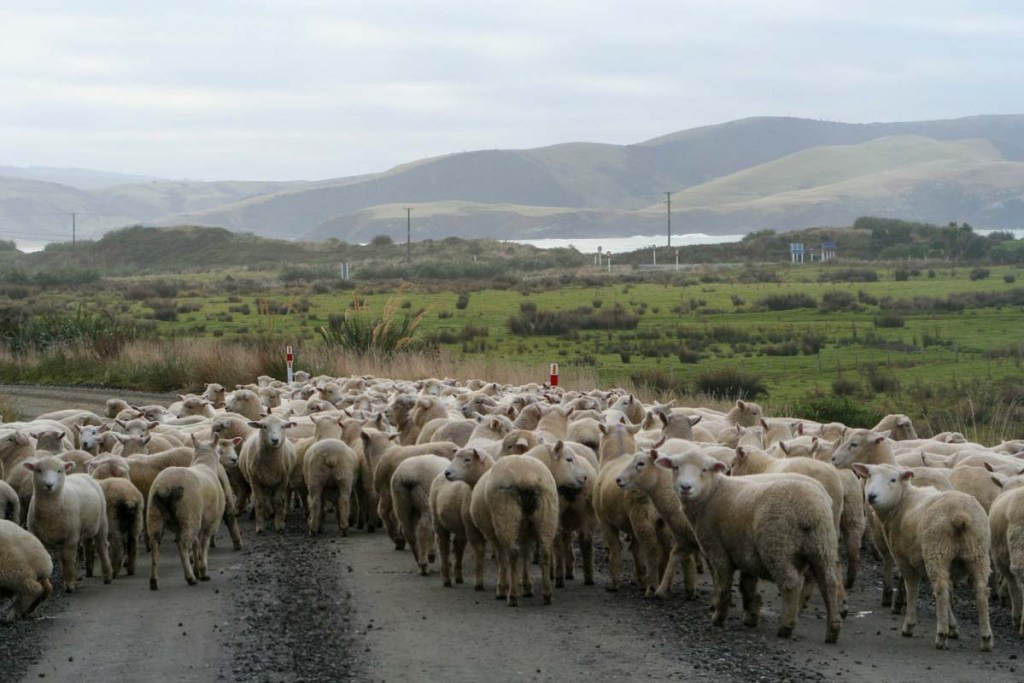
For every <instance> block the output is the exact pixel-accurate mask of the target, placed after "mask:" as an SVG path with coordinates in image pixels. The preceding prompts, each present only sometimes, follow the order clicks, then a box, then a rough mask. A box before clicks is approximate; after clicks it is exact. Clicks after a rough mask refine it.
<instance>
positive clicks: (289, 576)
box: [0, 388, 1024, 683]
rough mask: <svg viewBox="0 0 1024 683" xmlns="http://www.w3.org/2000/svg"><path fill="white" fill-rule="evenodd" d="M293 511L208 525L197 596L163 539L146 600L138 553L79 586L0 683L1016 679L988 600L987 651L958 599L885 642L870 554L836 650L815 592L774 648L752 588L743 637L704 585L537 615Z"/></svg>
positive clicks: (52, 605) (37, 626)
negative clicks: (208, 573) (275, 524)
mask: <svg viewBox="0 0 1024 683" xmlns="http://www.w3.org/2000/svg"><path fill="white" fill-rule="evenodd" d="M17 392H18V399H17V400H18V401H19V403H20V404H21V407H22V410H23V411H24V412H25V413H26V414H27V415H32V414H34V413H38V412H42V411H47V410H56V409H60V408H66V407H78V406H83V407H98V406H102V402H103V400H104V399H105V398H107V397H109V396H110V395H114V394H115V392H109V391H108V392H95V393H94V392H90V391H85V392H84V393H83V391H82V390H79V389H68V390H63V389H52V388H45V389H41V388H32V389H26V388H19V389H18V390H17ZM11 393H13V392H11V391H10V390H8V389H7V388H0V395H10V394H11ZM141 398H142V400H145V401H146V402H149V401H150V400H152V399H153V398H154V397H152V396H150V397H148V398H145V397H141ZM161 398H162V399H163V402H164V403H166V402H168V401H169V397H166V396H165V397H161ZM28 406H31V410H30V409H29V408H28ZM299 517H300V515H299V514H298V513H293V514H292V516H291V518H290V521H289V525H288V528H287V529H286V530H285V531H284V532H283V533H281V534H276V533H269V534H267V533H265V534H262V535H260V536H257V535H256V534H255V533H254V530H253V527H252V525H251V522H249V521H248V520H245V521H243V538H244V542H245V548H244V549H243V550H242V551H240V552H236V551H234V550H232V549H231V544H230V540H229V539H228V537H227V535H226V533H224V532H223V531H222V532H221V534H220V535H219V536H218V544H217V545H218V547H217V548H216V549H215V550H214V551H213V552H212V555H211V568H212V576H213V579H212V581H210V582H207V583H201V584H199V585H198V586H194V587H189V586H186V585H185V582H184V579H183V577H182V574H181V568H180V564H179V563H178V559H177V553H176V551H175V548H174V546H173V543H172V542H171V541H170V540H169V539H168V540H165V541H164V544H163V553H162V554H161V581H162V583H161V589H160V590H159V591H156V592H154V591H150V590H149V587H148V575H149V556H148V555H144V556H143V557H141V558H140V562H139V572H138V574H137V575H136V576H134V577H124V576H122V577H120V578H119V579H117V580H115V581H114V583H113V584H112V585H109V586H105V585H103V583H102V582H101V581H100V580H99V579H85V580H84V581H83V582H82V583H81V584H80V586H81V588H80V590H79V592H78V593H76V594H73V595H69V596H65V595H58V596H57V597H55V599H53V600H51V601H49V602H48V603H46V604H45V605H44V606H43V608H42V609H41V610H40V611H39V612H37V615H36V617H35V618H34V619H30V620H28V621H22V622H18V623H16V624H14V625H12V626H0V681H4V682H6V681H18V680H24V681H28V680H40V679H46V680H58V681H80V680H82V679H83V677H85V678H86V680H173V681H215V680H245V681H338V680H360V681H363V680H372V681H396V682H397V681H438V680H444V681H453V682H461V681H467V682H468V681H479V680H481V679H483V680H488V681H578V680H584V679H586V678H592V679H593V680H601V681H619V680H623V681H624V680H635V679H641V680H667V679H680V680H687V681H814V680H845V681H871V682H872V683H874V682H877V681H878V680H885V681H920V680H922V679H925V680H927V679H929V678H932V677H934V679H935V680H941V681H943V682H944V683H945V682H948V681H979V680H984V681H987V682H997V681H1021V680H1024V668H1022V667H1024V645H1022V641H1021V639H1020V638H1019V637H1018V636H1016V635H1015V634H1014V633H1013V629H1012V626H1011V623H1010V617H1009V614H1008V612H1007V610H1005V609H1004V608H1002V607H1000V606H999V605H997V604H995V603H993V628H994V631H995V636H996V647H995V652H993V653H987V654H986V653H981V652H979V651H978V630H977V622H976V618H975V615H974V608H973V605H972V604H971V602H970V601H969V600H968V599H967V595H966V593H965V592H964V593H958V596H957V601H956V605H955V610H956V612H957V615H958V617H959V619H960V628H961V638H960V640H957V641H951V643H950V649H949V651H946V652H939V651H936V650H935V649H934V647H933V645H932V639H933V636H934V627H935V620H934V604H933V601H932V599H931V596H930V594H929V593H928V589H927V588H926V589H925V590H924V591H922V597H921V603H920V610H919V619H920V621H919V624H918V627H917V634H916V636H915V637H914V638H902V637H900V635H899V626H900V624H901V621H902V617H899V616H896V615H892V614H890V613H889V611H888V609H883V608H881V607H880V605H879V595H880V575H879V571H878V566H877V565H876V564H875V563H874V562H873V561H872V560H870V559H867V560H866V561H865V562H864V565H863V567H864V571H863V572H862V574H861V576H860V577H859V579H858V585H857V586H856V587H855V588H854V590H853V591H851V593H850V608H851V613H850V616H849V617H848V618H847V619H846V621H845V622H844V624H843V632H842V634H841V636H840V640H839V644H838V645H832V646H826V645H825V644H824V642H823V640H824V621H823V620H822V616H823V615H822V614H821V610H820V601H819V600H818V599H817V598H815V599H814V600H812V603H811V605H810V606H809V608H808V609H806V610H805V611H804V612H803V613H802V615H801V618H800V622H799V624H798V626H797V631H796V635H795V637H794V638H792V639H789V640H780V639H778V638H776V637H775V633H774V632H775V625H776V619H777V613H776V611H775V595H776V592H775V589H774V588H773V587H771V586H770V585H763V587H762V590H763V592H764V595H765V598H766V599H765V608H764V610H763V616H762V620H761V624H760V625H759V626H758V627H757V628H745V627H743V626H742V625H741V624H740V622H739V613H738V609H737V608H734V610H733V613H732V615H731V618H730V619H729V622H728V623H727V625H726V626H725V628H722V629H719V628H715V627H713V626H712V625H711V624H710V622H709V619H708V616H707V605H708V604H709V602H710V581H709V579H708V577H707V576H702V577H701V588H700V591H699V594H698V599H697V600H695V601H689V602H688V601H684V600H683V599H682V598H681V597H679V596H675V597H672V598H670V599H668V600H666V601H649V600H645V599H644V598H643V597H642V595H641V593H640V592H639V591H638V590H637V589H636V588H635V587H634V586H633V585H632V584H629V585H627V586H625V587H624V588H623V590H621V591H619V592H618V593H609V592H607V591H605V590H604V585H605V583H606V582H607V576H606V574H604V573H603V571H600V572H599V574H598V577H597V584H598V585H596V586H584V585H582V581H581V580H579V579H577V581H574V582H570V584H569V586H568V587H567V588H566V589H565V590H556V591H555V596H554V603H553V604H552V605H551V606H547V607H545V606H542V605H541V604H540V598H539V597H534V598H527V599H524V600H523V601H522V605H521V606H520V607H519V608H517V609H511V608H508V607H506V606H505V605H504V602H503V601H498V600H495V598H494V593H493V586H494V576H493V574H490V573H489V574H488V578H487V586H488V590H487V591H485V592H477V591H474V590H473V589H472V586H471V585H466V584H462V585H456V586H455V587H454V588H444V587H442V585H441V579H440V577H439V576H438V575H437V572H436V570H435V571H434V572H433V573H432V574H431V575H430V576H429V577H420V576H419V575H418V574H417V572H416V568H415V566H414V562H413V560H412V557H411V555H410V553H409V552H408V551H395V550H394V549H393V546H392V544H391V543H390V542H388V541H387V540H386V539H385V537H384V536H383V535H382V534H381V533H380V532H377V533H375V534H366V533H363V532H353V533H352V534H351V535H350V536H349V537H347V538H341V537H340V536H338V535H337V534H336V533H335V530H334V528H333V526H332V525H330V524H328V525H326V529H325V534H324V535H323V536H320V537H317V538H309V537H308V536H307V535H306V534H305V531H304V526H303V524H302V522H301V520H300V519H299ZM467 555H471V553H467ZM627 555H628V553H627ZM605 564H606V560H605V557H604V553H603V552H599V556H598V565H599V567H600V568H602V569H603V567H604V566H605ZM467 569H468V566H467ZM534 571H535V572H536V567H534ZM628 575H629V573H628V572H627V576H628ZM737 604H738V598H737ZM0 610H2V606H0Z"/></svg>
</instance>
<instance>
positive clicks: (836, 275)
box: [818, 268, 878, 282]
mask: <svg viewBox="0 0 1024 683" xmlns="http://www.w3.org/2000/svg"><path fill="white" fill-rule="evenodd" d="M818 280H819V281H821V282H878V273H876V272H875V271H873V270H871V269H870V268H837V269H836V270H825V271H822V273H821V274H820V275H819V276H818Z"/></svg>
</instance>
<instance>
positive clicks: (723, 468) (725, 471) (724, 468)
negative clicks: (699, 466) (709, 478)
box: [711, 454, 738, 474]
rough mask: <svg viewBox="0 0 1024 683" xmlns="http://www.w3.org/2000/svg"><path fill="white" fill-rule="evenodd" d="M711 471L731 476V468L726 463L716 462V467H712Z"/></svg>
mask: <svg viewBox="0 0 1024 683" xmlns="http://www.w3.org/2000/svg"><path fill="white" fill-rule="evenodd" d="M737 455H738V454H737ZM711 471H712V472H721V473H723V474H729V466H728V465H726V464H725V463H724V462H716V463H715V464H714V465H712V466H711Z"/></svg>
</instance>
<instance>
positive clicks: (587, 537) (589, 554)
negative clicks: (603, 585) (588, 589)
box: [579, 527, 594, 586]
mask: <svg viewBox="0 0 1024 683" xmlns="http://www.w3.org/2000/svg"><path fill="white" fill-rule="evenodd" d="M579 539H580V555H582V556H583V585H584V586H593V585H594V532H593V530H592V529H591V528H590V527H585V528H583V529H581V530H580V534H579Z"/></svg>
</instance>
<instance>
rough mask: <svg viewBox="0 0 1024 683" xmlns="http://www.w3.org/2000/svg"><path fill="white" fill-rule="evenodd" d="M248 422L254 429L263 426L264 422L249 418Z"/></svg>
mask: <svg viewBox="0 0 1024 683" xmlns="http://www.w3.org/2000/svg"><path fill="white" fill-rule="evenodd" d="M246 424H247V425H249V426H250V427H252V428H253V429H260V428H261V427H263V423H262V422H257V421H256V420H249V421H248V422H246Z"/></svg>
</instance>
